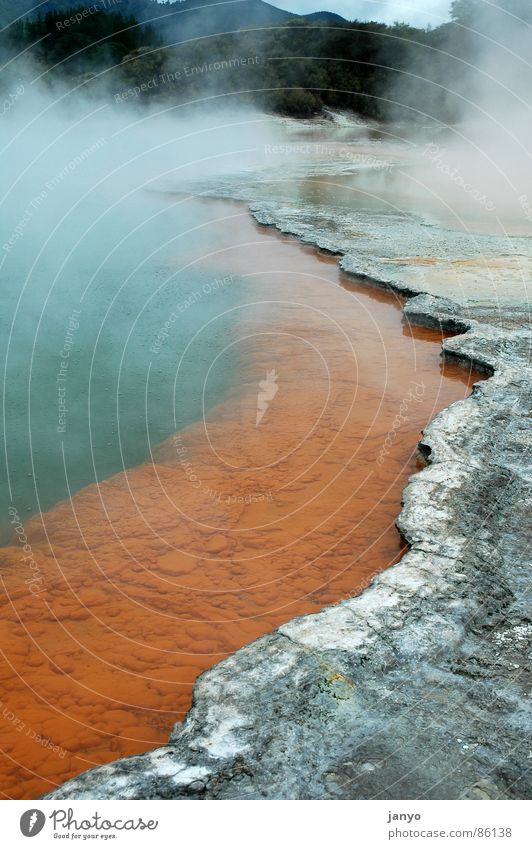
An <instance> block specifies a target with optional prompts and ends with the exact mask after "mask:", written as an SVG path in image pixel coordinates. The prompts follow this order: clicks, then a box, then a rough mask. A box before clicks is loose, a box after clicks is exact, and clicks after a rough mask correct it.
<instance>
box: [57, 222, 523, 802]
mask: <svg viewBox="0 0 532 849" xmlns="http://www.w3.org/2000/svg"><path fill="white" fill-rule="evenodd" d="M268 223H280V224H282V222H276V220H275V216H274V217H273V219H272V220H271V221H270V222H268ZM309 241H312V239H310V238H309ZM314 241H319V239H317V238H314ZM330 244H331V248H337V249H338V250H341V249H342V245H341V240H340V239H337V241H336V242H334V241H331V243H330ZM352 270H357V269H355V268H352ZM394 288H398V287H397V286H394ZM399 288H400V287H399ZM405 316H406V318H407V319H408V320H410V321H413V322H417V323H421V324H426V325H433V326H438V325H441V326H443V327H446V328H449V329H453V330H455V331H458V332H460V333H462V335H460V336H455V337H453V338H450V339H447V340H446V341H445V343H444V356H446V357H453V358H457V359H459V360H462V361H464V363H474V364H475V366H477V367H481V368H483V369H485V370H486V371H487V372H489V373H490V374H491V375H492V376H491V377H490V378H489V379H488V380H486V381H484V382H481V383H479V384H477V385H476V386H475V388H474V391H473V393H472V395H471V396H470V397H469V398H467V399H466V400H463V401H458V402H456V403H455V404H453V405H451V406H450V407H449V408H447V409H446V410H444V411H443V412H442V413H440V414H439V415H438V416H436V418H435V419H434V420H433V421H432V422H431V424H430V425H429V426H428V427H427V428H426V430H425V432H424V435H423V438H422V441H421V443H420V450H421V452H422V454H423V455H424V456H425V458H426V459H427V466H426V468H424V469H423V470H422V471H421V472H419V473H418V474H416V475H415V476H414V477H412V478H411V480H410V482H409V483H408V486H407V487H406V489H405V492H404V497H403V508H402V511H401V514H400V516H399V518H398V521H397V524H398V527H399V529H400V531H401V533H402V534H403V535H404V537H405V538H406V539H407V541H408V542H409V543H410V546H411V549H410V551H409V553H408V554H407V555H406V556H405V557H404V558H403V559H402V560H401V562H400V563H399V564H398V565H396V566H394V567H392V568H391V569H388V570H387V571H385V572H383V573H381V574H380V575H378V576H377V577H376V578H374V580H373V582H372V584H371V585H370V586H369V587H368V588H367V589H366V590H365V591H364V592H363V593H362V594H361V595H359V596H357V597H355V598H353V599H350V600H348V601H346V602H343V603H341V604H338V605H336V606H333V607H329V608H326V609H325V610H323V611H321V612H320V613H318V614H315V615H311V616H304V617H301V618H299V619H295V620H293V621H291V622H288V623H287V624H286V625H283V626H282V627H281V628H279V629H278V630H277V631H275V632H274V633H272V634H269V635H267V636H265V637H262V638H261V639H259V640H257V641H256V642H254V643H251V644H250V645H248V646H245V647H244V648H243V649H241V650H240V651H238V652H236V654H234V655H232V656H231V657H229V658H227V659H226V660H224V661H223V662H222V663H220V664H218V665H217V666H215V667H214V668H213V669H211V670H209V671H208V672H205V673H204V674H203V675H201V676H200V678H199V679H198V681H197V683H196V687H195V690H194V699H193V706H192V708H191V710H190V712H189V714H188V716H187V717H186V720H185V722H184V723H183V724H179V725H177V726H176V728H175V729H174V732H173V733H172V735H171V737H170V740H169V742H168V745H166V746H164V747H162V748H159V749H156V750H155V751H152V752H149V753H146V754H143V755H139V756H135V757H130V758H125V759H123V760H120V761H117V762H115V763H111V764H108V765H106V766H102V767H98V768H96V769H93V770H91V771H89V772H87V773H84V774H83V775H81V776H79V777H78V778H76V779H73V780H72V781H69V782H68V783H66V784H65V785H63V786H62V787H60V788H59V789H58V790H57V791H55V792H54V793H51V794H49V795H48V797H47V798H52V799H93V798H100V799H106V798H119V799H140V798H142V799H144V798H148V799H169V798H173V799H178V798H179V799H180V798H197V799H205V798H208V799H211V798H216V799H234V798H245V799H256V798H266V799H309V798H318V799H349V798H355V799H379V798H382V799H425V798H426V799H457V798H467V799H512V798H529V797H530V796H531V791H532V773H531V771H530V767H531V766H532V752H530V750H529V748H528V746H527V743H526V741H527V740H529V739H530V730H531V726H532V723H531V718H530V713H529V710H528V707H527V702H528V699H527V696H528V693H529V692H530V687H531V683H532V682H531V680H530V655H531V646H532V622H531V619H530V597H529V585H528V572H527V563H526V562H525V557H526V554H527V550H528V549H527V539H526V531H527V518H528V513H527V508H528V507H529V504H530V485H531V482H532V470H531V465H530V447H531V441H532V440H531V432H530V427H529V419H528V414H529V409H530V394H531V389H530V387H531V383H530V377H531V368H530V362H529V345H530V335H529V334H528V332H527V329H526V327H525V326H524V321H525V318H526V314H525V313H524V311H523V310H520V309H519V308H516V309H515V310H509V309H508V308H507V309H506V310H505V312H504V315H502V316H501V314H500V313H499V310H498V309H497V308H496V307H495V306H490V305H488V304H483V305H478V304H477V305H474V304H469V305H465V306H464V305H463V304H461V305H458V304H456V303H453V302H451V301H447V300H444V299H441V298H436V297H433V296H431V295H427V294H421V295H418V296H416V297H414V298H412V299H411V300H409V301H408V302H407V304H406V306H405Z"/></svg>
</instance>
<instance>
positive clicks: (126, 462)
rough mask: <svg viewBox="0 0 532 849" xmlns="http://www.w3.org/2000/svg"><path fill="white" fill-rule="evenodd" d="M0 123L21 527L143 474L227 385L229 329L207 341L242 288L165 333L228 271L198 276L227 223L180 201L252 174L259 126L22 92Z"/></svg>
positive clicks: (10, 402) (0, 243) (224, 114)
mask: <svg viewBox="0 0 532 849" xmlns="http://www.w3.org/2000/svg"><path fill="white" fill-rule="evenodd" d="M28 76H30V74H29V73H28ZM21 88H22V84H21ZM0 129H1V133H2V136H1V138H2V141H1V157H0V158H1V163H2V168H1V177H0V181H1V201H0V203H1V206H2V216H1V232H0V253H1V256H0V263H1V272H2V278H3V284H4V285H3V302H4V306H3V310H2V314H1V316H0V336H1V342H0V347H1V351H2V357H3V362H4V371H3V380H4V416H5V434H4V439H5V442H4V451H3V452H2V453H3V460H2V463H3V469H2V472H3V474H2V478H3V480H4V481H6V486H5V487H3V488H2V502H3V503H2V510H1V515H2V516H3V522H2V528H0V531H2V530H3V531H4V533H7V532H8V527H7V522H6V517H7V506H6V505H7V504H9V503H12V502H14V503H16V505H17V509H18V510H19V512H20V513H21V515H23V514H26V515H31V514H33V513H34V512H36V511H37V510H41V511H42V510H45V509H47V508H48V507H49V506H51V505H52V504H53V503H55V502H57V501H58V500H61V499H63V498H66V497H68V495H69V494H72V493H73V492H75V491H76V490H77V489H79V488H80V487H82V486H85V485H87V484H89V483H90V482H92V480H94V479H101V478H106V477H109V476H110V475H112V474H113V473H115V472H117V471H119V470H120V469H122V468H124V467H130V466H132V465H135V464H137V463H139V462H142V461H143V460H144V459H146V458H147V457H148V456H149V454H150V451H151V448H152V446H153V445H155V444H157V442H160V441H161V440H162V439H164V438H165V437H166V436H168V435H169V434H170V433H171V432H173V431H174V430H176V429H177V428H179V427H183V426H185V425H186V424H188V423H189V422H190V421H193V420H195V419H197V418H198V417H199V416H201V414H202V404H204V403H206V404H207V407H208V406H209V405H210V404H214V403H215V402H216V401H217V400H218V399H219V398H220V397H222V396H223V394H224V392H225V391H227V389H228V387H229V385H230V375H229V371H227V372H226V373H225V374H219V375H218V376H217V379H216V381H214V382H213V381H211V383H210V384H209V387H208V391H207V395H206V398H202V393H201V388H202V386H203V383H204V373H205V370H206V369H207V367H208V365H209V363H210V362H211V360H212V355H213V354H212V351H213V346H215V345H219V344H220V343H221V342H223V340H229V339H230V337H231V319H230V318H229V317H228V318H227V319H223V320H221V321H220V322H219V323H218V324H217V326H216V328H213V332H212V334H207V333H202V332H201V330H202V327H203V326H204V325H205V324H207V323H208V322H209V320H210V319H212V318H216V316H218V314H222V315H224V314H225V313H226V311H227V310H228V308H229V307H230V306H231V305H232V304H233V303H234V302H235V299H237V298H238V297H240V296H241V292H242V285H243V284H242V283H241V281H239V280H237V279H236V278H235V279H231V281H230V282H231V285H223V286H220V287H219V288H220V291H217V292H216V297H215V298H214V297H213V298H204V299H203V302H202V304H201V308H200V309H196V310H188V311H186V312H185V311H183V314H182V315H181V314H180V315H179V321H178V322H174V323H172V322H169V321H168V317H169V315H171V314H172V313H173V312H175V309H176V305H178V306H179V305H180V304H183V303H186V301H187V298H190V297H191V296H193V295H194V293H195V292H198V291H199V292H201V291H202V288H203V291H206V287H210V288H213V287H214V286H215V285H216V283H215V281H216V279H217V278H219V277H220V276H221V277H223V275H224V273H225V272H224V259H223V256H222V257H221V258H220V260H219V263H218V269H219V274H218V271H217V273H216V274H214V273H213V272H212V271H206V270H205V269H204V268H202V267H201V260H202V258H203V257H204V256H205V255H206V254H209V253H210V252H215V251H216V250H217V248H219V244H218V241H217V230H216V227H217V224H219V221H218V222H217V220H216V215H215V216H214V219H213V217H212V214H211V212H210V211H209V210H207V209H206V208H205V209H204V208H203V206H202V204H201V202H199V201H197V200H195V199H194V198H193V197H191V196H190V193H189V192H188V191H186V189H187V185H188V184H189V183H190V181H192V180H194V179H197V178H198V177H199V176H201V177H203V178H205V177H206V176H209V175H215V174H223V173H225V172H228V171H234V170H235V169H240V168H243V167H246V165H248V166H249V165H250V164H251V163H253V162H254V161H256V159H257V157H260V155H261V151H262V146H263V143H264V138H265V136H267V133H268V131H267V129H266V120H265V117H264V116H260V115H258V114H257V113H255V112H253V111H251V110H243V109H242V110H237V109H233V110H228V109H218V110H214V109H211V111H210V112H208V111H207V110H203V111H202V112H199V111H198V110H179V109H172V108H167V107H162V108H160V107H159V108H158V109H145V108H144V109H139V107H138V104H137V103H131V104H120V105H117V104H116V103H114V101H113V100H112V98H107V99H106V98H103V99H102V98H99V99H97V100H96V99H88V98H84V97H81V96H80V95H79V92H74V93H71V92H69V90H68V89H67V88H66V87H64V86H56V87H54V90H53V91H50V90H49V89H47V88H45V87H44V86H42V85H41V86H39V85H35V86H32V85H31V84H28V83H25V84H24V85H23V91H22V92H21V93H20V95H19V96H18V97H17V99H16V102H14V103H13V104H12V105H11V106H10V108H9V109H8V110H7V111H6V113H5V114H4V115H3V116H2V118H1V125H0ZM195 334H199V335H198V338H197V341H195V343H194V345H193V346H192V347H191V348H190V349H189V350H188V352H186V351H187V344H188V343H189V342H190V340H191V339H192V338H193V337H195ZM161 340H162V343H164V344H162V343H161ZM185 352H186V353H185ZM180 357H182V358H183V357H184V359H182V362H181V363H180V368H179V369H178V367H177V364H178V363H179V362H180ZM4 507H6V509H4Z"/></svg>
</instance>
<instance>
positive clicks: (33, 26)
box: [1, 4, 163, 78]
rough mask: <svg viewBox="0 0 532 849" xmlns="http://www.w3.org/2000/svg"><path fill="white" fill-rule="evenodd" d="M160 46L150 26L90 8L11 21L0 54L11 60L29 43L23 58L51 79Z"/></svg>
mask: <svg viewBox="0 0 532 849" xmlns="http://www.w3.org/2000/svg"><path fill="white" fill-rule="evenodd" d="M162 43H163V42H162V39H161V38H160V37H158V36H157V35H156V33H155V31H154V29H153V27H151V26H149V25H147V26H142V27H141V26H139V25H138V23H137V21H136V19H135V17H134V16H133V15H125V14H122V13H121V12H116V11H108V10H107V9H105V10H103V9H101V8H99V7H98V5H97V4H94V5H93V6H92V7H91V6H90V5H89V6H72V7H65V8H63V9H62V10H60V11H48V12H46V13H45V14H44V15H43V14H38V15H37V16H36V17H34V18H30V19H28V18H23V19H21V20H19V21H16V22H15V23H13V24H12V25H11V26H10V27H9V29H8V30H7V31H6V34H5V36H4V38H3V40H2V42H1V46H2V47H3V53H4V55H5V54H8V55H10V56H11V57H16V56H17V54H19V53H20V52H21V51H23V50H24V49H25V48H26V47H28V46H30V45H33V46H32V47H31V50H30V51H29V52H28V54H25V60H24V61H25V62H28V60H29V61H31V63H32V64H34V65H35V66H39V67H41V68H42V69H46V70H49V71H50V72H51V73H52V74H53V76H55V77H56V78H57V77H58V76H59V77H63V78H71V77H72V75H80V74H84V73H90V72H97V71H100V70H103V69H105V68H107V67H112V66H113V65H116V64H117V63H120V62H121V61H122V59H123V58H124V57H125V56H127V55H128V54H130V53H131V52H132V51H134V50H136V49H138V48H139V47H141V46H147V45H148V46H149V45H151V46H156V45H161V44H162Z"/></svg>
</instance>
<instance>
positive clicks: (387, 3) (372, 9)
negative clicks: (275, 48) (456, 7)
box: [268, 0, 451, 26]
mask: <svg viewBox="0 0 532 849" xmlns="http://www.w3.org/2000/svg"><path fill="white" fill-rule="evenodd" d="M268 2H270V3H271V4H272V5H273V6H279V8H281V9H287V10H288V11H290V12H297V13H298V14H306V13H308V12H322V11H323V10H327V11H328V12H337V13H338V14H339V15H342V17H344V18H347V20H348V21H352V20H353V19H354V18H357V19H358V20H359V21H363V20H373V21H383V22H384V23H390V24H391V23H393V22H394V21H406V22H407V23H410V24H414V25H415V26H426V25H427V24H432V26H438V25H439V24H442V23H444V21H446V20H448V19H449V8H450V6H451V0H277V2H276V0H268Z"/></svg>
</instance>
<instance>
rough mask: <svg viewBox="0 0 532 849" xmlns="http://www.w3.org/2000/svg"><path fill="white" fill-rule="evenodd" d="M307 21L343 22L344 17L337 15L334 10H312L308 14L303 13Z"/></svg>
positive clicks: (344, 21)
mask: <svg viewBox="0 0 532 849" xmlns="http://www.w3.org/2000/svg"><path fill="white" fill-rule="evenodd" d="M305 18H306V19H307V20H308V21H324V22H325V23H328V24H345V23H347V21H346V19H345V18H342V16H341V15H337V14H336V12H312V13H311V14H310V15H305Z"/></svg>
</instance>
